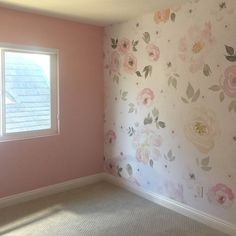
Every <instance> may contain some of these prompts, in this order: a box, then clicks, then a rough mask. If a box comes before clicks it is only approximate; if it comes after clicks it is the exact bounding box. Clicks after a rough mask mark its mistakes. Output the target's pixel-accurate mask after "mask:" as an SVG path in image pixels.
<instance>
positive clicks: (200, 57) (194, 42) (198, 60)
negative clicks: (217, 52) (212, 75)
mask: <svg viewBox="0 0 236 236" xmlns="http://www.w3.org/2000/svg"><path fill="white" fill-rule="evenodd" d="M214 42H215V38H214V36H213V35H212V26H211V22H206V23H205V25H204V26H203V27H202V28H201V27H199V26H198V25H194V26H191V27H190V28H189V29H188V32H187V35H186V36H185V37H183V38H181V39H180V40H179V51H180V53H179V57H180V58H181V60H183V61H184V62H186V63H189V64H190V66H189V70H190V71H191V72H192V73H195V72H197V71H198V70H201V69H202V68H203V65H204V63H205V59H204V58H205V57H206V55H207V54H208V53H209V50H211V47H212V45H213V44H214Z"/></svg>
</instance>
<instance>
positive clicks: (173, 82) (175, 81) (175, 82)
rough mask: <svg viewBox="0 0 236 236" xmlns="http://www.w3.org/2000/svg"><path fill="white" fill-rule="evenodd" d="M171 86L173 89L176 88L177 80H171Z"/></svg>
mask: <svg viewBox="0 0 236 236" xmlns="http://www.w3.org/2000/svg"><path fill="white" fill-rule="evenodd" d="M172 85H173V87H174V88H177V79H176V78H173V79H172Z"/></svg>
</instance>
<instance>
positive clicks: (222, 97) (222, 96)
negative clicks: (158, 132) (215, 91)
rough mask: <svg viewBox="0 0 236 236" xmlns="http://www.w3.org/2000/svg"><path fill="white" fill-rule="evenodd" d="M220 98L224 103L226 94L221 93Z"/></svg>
mask: <svg viewBox="0 0 236 236" xmlns="http://www.w3.org/2000/svg"><path fill="white" fill-rule="evenodd" d="M219 97H220V101H221V102H223V101H224V99H225V95H224V92H221V93H220V95H219Z"/></svg>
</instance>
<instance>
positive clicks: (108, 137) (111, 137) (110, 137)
mask: <svg viewBox="0 0 236 236" xmlns="http://www.w3.org/2000/svg"><path fill="white" fill-rule="evenodd" d="M104 140H105V143H106V144H112V143H114V142H115V140H116V133H115V132H114V131H113V130H108V131H107V132H106V134H105V137H104Z"/></svg>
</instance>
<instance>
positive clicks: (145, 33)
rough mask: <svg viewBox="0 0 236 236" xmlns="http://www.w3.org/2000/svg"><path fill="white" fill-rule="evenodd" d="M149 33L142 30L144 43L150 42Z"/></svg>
mask: <svg viewBox="0 0 236 236" xmlns="http://www.w3.org/2000/svg"><path fill="white" fill-rule="evenodd" d="M150 39H151V38H150V34H149V33H148V32H144V33H143V40H144V42H145V43H149V42H150Z"/></svg>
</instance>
